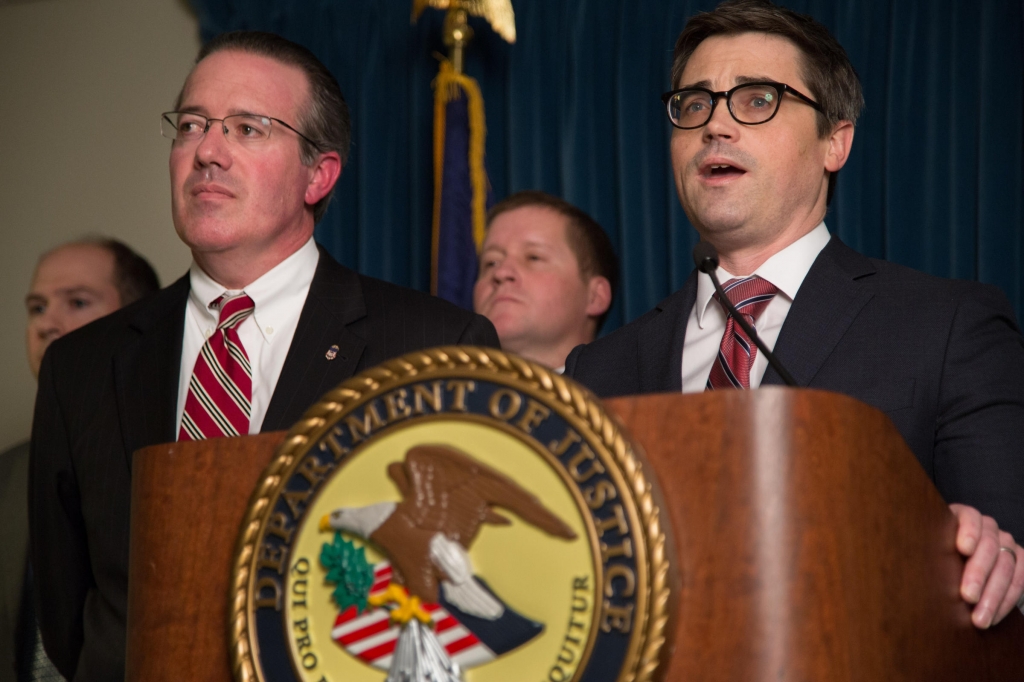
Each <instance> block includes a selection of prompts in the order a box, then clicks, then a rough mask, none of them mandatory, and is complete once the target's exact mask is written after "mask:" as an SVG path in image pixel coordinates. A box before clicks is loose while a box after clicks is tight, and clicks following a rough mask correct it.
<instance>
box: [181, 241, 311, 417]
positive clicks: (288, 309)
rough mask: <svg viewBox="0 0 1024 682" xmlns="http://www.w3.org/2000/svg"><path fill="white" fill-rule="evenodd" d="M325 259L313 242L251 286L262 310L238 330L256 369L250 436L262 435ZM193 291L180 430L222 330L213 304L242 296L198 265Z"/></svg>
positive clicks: (188, 314) (183, 360) (187, 318)
mask: <svg viewBox="0 0 1024 682" xmlns="http://www.w3.org/2000/svg"><path fill="white" fill-rule="evenodd" d="M319 260H320V252H319V251H317V248H316V243H315V242H314V241H313V238H312V237H310V238H309V241H308V242H306V243H305V244H304V245H303V246H302V248H300V249H299V250H298V251H296V252H295V253H293V254H292V255H290V256H288V258H286V259H284V260H283V261H281V262H280V263H278V264H277V265H276V266H274V268H273V269H271V270H270V271H269V272H267V273H266V274H264V275H263V276H262V277H260V278H259V279H257V280H256V281H255V282H253V283H252V284H250V285H249V286H247V287H245V289H243V291H244V292H245V293H246V294H248V296H249V298H251V299H252V301H253V303H254V304H255V305H256V307H255V309H254V310H253V313H252V315H250V316H249V317H247V318H246V319H245V320H244V321H243V322H242V324H240V325H238V327H237V328H236V329H237V330H238V338H239V339H240V340H241V342H242V347H243V348H245V354H246V355H248V356H249V365H250V366H251V367H252V411H251V412H250V415H249V433H250V434H255V433H259V432H260V427H261V426H262V425H263V417H264V416H265V415H266V414H267V407H268V406H269V405H270V398H271V396H273V395H274V389H275V388H276V387H277V380H278V377H280V376H281V368H282V367H284V360H285V357H287V355H288V348H289V347H291V345H292V337H293V336H295V329H296V327H298V325H299V314H300V313H301V312H302V306H303V304H304V303H305V302H306V295H307V294H308V293H309V285H310V284H311V283H312V282H313V272H314V271H315V270H316V265H317V262H318V261H319ZM189 281H190V283H191V287H192V289H191V291H190V292H189V295H188V305H187V306H186V308H185V336H184V339H183V343H182V346H181V370H180V372H179V374H178V414H177V421H176V422H175V424H176V425H177V430H176V431H175V433H179V432H180V431H181V416H182V414H184V412H185V399H186V398H187V397H188V385H189V382H190V381H191V379H192V370H193V368H194V367H195V364H196V360H197V359H198V357H199V351H200V349H201V348H202V347H203V344H204V343H205V342H206V339H207V337H209V336H210V335H211V334H213V332H214V330H216V329H217V321H218V320H219V318H220V311H219V310H212V309H211V308H210V304H211V303H213V302H214V301H215V300H217V298H219V297H220V296H223V295H228V296H233V295H235V294H237V293H240V292H238V291H235V290H230V289H225V288H224V287H223V286H221V285H220V284H217V283H216V282H215V281H214V280H213V278H211V277H210V276H209V275H208V274H206V273H205V272H203V269H202V268H200V267H199V266H198V265H196V264H195V262H193V263H192V267H191V268H190V269H189Z"/></svg>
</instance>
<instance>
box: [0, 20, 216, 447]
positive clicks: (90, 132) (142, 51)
mask: <svg viewBox="0 0 1024 682" xmlns="http://www.w3.org/2000/svg"><path fill="white" fill-rule="evenodd" d="M198 49H199V35H198V27H197V23H196V19H195V17H194V16H193V14H192V13H191V10H190V9H189V8H188V6H187V4H186V2H185V0H141V1H140V0H34V1H27V0H19V1H15V2H12V1H11V0H7V2H4V0H0V292H3V293H2V294H0V319H3V320H6V323H5V324H4V325H2V326H0V377H2V380H3V384H2V387H0V448H6V447H7V446H9V445H11V444H13V443H15V442H17V441H19V440H22V439H23V438H26V437H27V436H28V434H29V428H30V425H31V420H32V402H33V400H34V398H35V381H34V380H33V378H32V375H31V373H30V372H29V370H28V364H27V361H26V359H25V341H24V333H25V310H24V302H23V301H24V296H25V292H26V290H27V288H28V283H29V280H30V278H31V276H32V271H33V268H34V265H35V260H36V258H37V256H38V255H39V254H40V253H41V252H42V251H44V250H46V249H47V248H49V247H51V246H53V245H55V244H57V243H59V242H62V241H66V240H68V239H73V238H75V237H78V236H81V235H84V234H89V233H92V234H105V235H110V236H113V237H116V238H118V239H122V240H123V241H125V242H127V243H128V244H129V245H131V246H132V247H134V248H136V249H137V250H138V251H139V252H140V253H142V255H144V256H145V257H146V258H147V259H149V261H150V262H151V263H152V264H153V266H154V267H155V268H156V270H157V272H158V273H159V275H160V280H161V283H163V284H165V285H166V284H169V283H170V282H171V281H173V280H174V279H176V278H177V277H179V276H180V275H181V274H182V273H184V272H185V270H186V269H187V267H188V263H189V254H188V251H187V249H186V248H185V247H184V246H183V245H182V244H181V242H179V241H178V239H177V237H175V235H174V227H173V225H172V224H171V218H170V194H169V180H168V175H167V152H168V145H169V144H170V143H169V142H168V141H166V140H164V139H163V138H162V137H160V127H159V114H160V112H162V111H166V110H167V109H170V108H171V106H172V105H173V102H174V97H175V95H176V94H177V91H178V89H179V88H180V87H181V83H182V81H183V80H184V78H185V75H186V74H187V73H188V70H189V68H190V66H191V63H192V60H193V59H194V58H195V54H196V52H197V50H198Z"/></svg>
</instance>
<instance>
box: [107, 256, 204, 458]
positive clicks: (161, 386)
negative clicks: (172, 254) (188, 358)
mask: <svg viewBox="0 0 1024 682" xmlns="http://www.w3.org/2000/svg"><path fill="white" fill-rule="evenodd" d="M188 292H189V278H188V275H185V276H184V277H182V278H181V279H179V280H178V281H177V282H175V283H174V284H172V285H171V286H169V287H167V288H166V289H164V290H163V291H161V292H159V293H158V294H156V296H155V297H154V298H152V299H150V300H149V301H148V302H147V303H145V304H143V306H142V307H141V308H140V309H139V311H138V313H137V314H136V315H135V317H134V318H132V320H131V321H130V322H129V328H130V329H131V330H132V331H133V332H135V333H136V334H137V336H136V338H135V339H131V340H129V341H128V342H127V343H125V344H124V345H123V346H122V347H121V348H119V349H118V350H117V351H115V353H114V387H115V391H116V395H117V401H118V414H119V415H120V417H121V434H122V437H123V438H124V448H125V454H126V455H127V457H128V467H129V469H130V468H131V456H132V453H133V452H135V451H136V450H138V449H139V448H141V447H145V446H147V445H153V444H155V443H165V442H170V441H173V440H175V438H176V436H177V434H176V433H175V432H174V427H175V424H174V421H175V412H176V410H177V399H178V373H179V371H180V366H181V343H182V337H183V335H184V331H185V306H186V305H187V303H188Z"/></svg>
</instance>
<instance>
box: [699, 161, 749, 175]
mask: <svg viewBox="0 0 1024 682" xmlns="http://www.w3.org/2000/svg"><path fill="white" fill-rule="evenodd" d="M744 173H746V171H745V170H743V169H742V168H737V167H736V166H731V165H729V164H727V163H713V164H711V165H710V166H708V167H706V168H705V170H704V177H707V178H738V177H739V176H741V175H743V174H744Z"/></svg>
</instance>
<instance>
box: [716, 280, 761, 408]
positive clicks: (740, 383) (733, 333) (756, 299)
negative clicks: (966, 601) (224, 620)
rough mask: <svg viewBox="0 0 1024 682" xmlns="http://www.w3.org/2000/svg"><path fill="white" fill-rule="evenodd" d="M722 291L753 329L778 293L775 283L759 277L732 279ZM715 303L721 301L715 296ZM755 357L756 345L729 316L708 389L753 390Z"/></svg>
mask: <svg viewBox="0 0 1024 682" xmlns="http://www.w3.org/2000/svg"><path fill="white" fill-rule="evenodd" d="M722 289H723V290H724V291H725V295H726V296H728V297H729V300H730V301H732V304H733V305H734V306H736V309H737V310H738V311H739V312H740V314H741V315H743V316H744V317H745V318H747V322H749V323H750V326H754V320H756V319H757V318H758V316H760V315H761V313H762V312H764V309H765V308H767V307H768V304H769V303H771V301H772V298H774V297H775V294H776V293H777V292H778V288H777V287H776V286H775V285H774V284H772V283H771V282H769V281H768V280H764V279H761V278H760V277H758V276H757V275H751V276H750V277H746V278H743V279H730V280H729V281H728V282H726V283H725V285H724V286H722ZM715 300H718V294H715ZM722 307H723V308H724V307H725V306H722ZM756 357H757V346H756V345H754V343H753V342H752V341H751V340H750V338H749V337H748V336H747V333H746V332H745V331H743V327H741V326H739V325H738V324H736V320H734V319H733V318H732V316H731V315H730V316H729V319H728V320H727V321H726V323H725V334H724V335H723V336H722V345H721V346H720V347H719V349H718V357H716V358H715V364H714V365H712V366H711V374H710V375H708V383H707V385H706V386H705V390H707V391H713V390H717V389H719V388H750V368H751V367H753V365H754V358H756Z"/></svg>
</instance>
